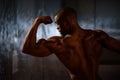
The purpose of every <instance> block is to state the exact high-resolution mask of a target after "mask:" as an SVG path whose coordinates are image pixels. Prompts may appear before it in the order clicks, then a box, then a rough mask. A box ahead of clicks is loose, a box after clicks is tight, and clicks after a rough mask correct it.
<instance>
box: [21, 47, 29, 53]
mask: <svg viewBox="0 0 120 80" xmlns="http://www.w3.org/2000/svg"><path fill="white" fill-rule="evenodd" d="M21 51H22V52H23V53H29V52H28V49H27V48H25V47H24V46H23V47H22V48H21Z"/></svg>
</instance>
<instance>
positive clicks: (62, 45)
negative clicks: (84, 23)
mask: <svg viewBox="0 0 120 80" xmlns="http://www.w3.org/2000/svg"><path fill="white" fill-rule="evenodd" d="M79 34H80V33H78V34H75V35H70V36H67V37H65V38H61V37H52V38H50V39H48V41H55V43H54V44H53V43H52V44H51V45H50V44H49V45H48V47H49V48H50V50H52V51H53V52H54V53H55V54H56V56H57V57H58V58H59V59H60V60H61V62H62V63H63V64H64V65H65V66H66V67H67V68H68V70H70V73H71V74H73V75H77V76H79V77H80V76H81V77H82V78H81V79H86V77H88V78H90V77H91V76H93V75H91V74H92V73H94V74H96V73H97V67H98V63H99V61H98V59H99V57H100V54H101V49H102V47H101V44H100V36H99V35H100V33H99V31H91V30H86V31H85V35H84V36H82V37H81V36H80V35H79ZM93 68H94V69H93ZM94 76H96V75H94ZM93 80H94V79H93Z"/></svg>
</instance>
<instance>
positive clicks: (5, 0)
mask: <svg viewBox="0 0 120 80" xmlns="http://www.w3.org/2000/svg"><path fill="white" fill-rule="evenodd" d="M62 6H70V7H72V8H74V9H75V10H76V11H77V13H78V22H79V24H80V26H81V27H82V28H84V29H92V30H93V29H101V30H104V31H105V32H106V33H108V34H109V35H110V36H112V37H114V38H116V39H118V40H119V41H120V3H119V0H0V80H70V78H69V76H68V73H67V72H66V69H65V67H64V66H63V64H62V63H61V62H60V61H59V60H58V59H57V58H56V56H55V55H54V54H53V55H50V56H48V57H44V58H38V57H33V56H30V55H25V54H23V53H22V52H21V45H22V42H23V40H24V37H25V35H26V33H27V31H28V30H29V29H30V27H31V25H32V23H33V21H34V19H35V18H36V17H38V16H42V15H49V16H51V17H52V19H54V15H55V13H56V11H58V10H59V9H60V8H61V7H62ZM53 35H59V33H58V31H57V30H56V27H55V23H52V24H50V25H44V24H41V25H40V27H39V30H38V33H37V38H38V39H39V38H41V37H43V38H46V39H47V38H48V37H50V36H53ZM99 73H100V75H101V77H102V78H103V80H119V79H120V54H118V53H115V52H113V51H111V50H108V49H104V52H103V55H102V56H101V64H100V69H99Z"/></svg>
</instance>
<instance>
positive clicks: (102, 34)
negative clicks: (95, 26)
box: [93, 30, 109, 39]
mask: <svg viewBox="0 0 120 80" xmlns="http://www.w3.org/2000/svg"><path fill="white" fill-rule="evenodd" d="M93 31H94V32H95V35H96V36H98V37H99V38H101V39H106V38H108V37H109V35H108V34H107V33H106V32H105V31H103V30H93Z"/></svg>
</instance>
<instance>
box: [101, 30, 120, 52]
mask: <svg viewBox="0 0 120 80" xmlns="http://www.w3.org/2000/svg"><path fill="white" fill-rule="evenodd" d="M100 33H101V38H102V44H103V46H104V47H105V48H108V49H110V50H113V51H115V52H118V53H120V41H119V40H117V39H115V38H113V37H110V36H108V35H107V34H106V33H105V32H103V31H101V32H100Z"/></svg>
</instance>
